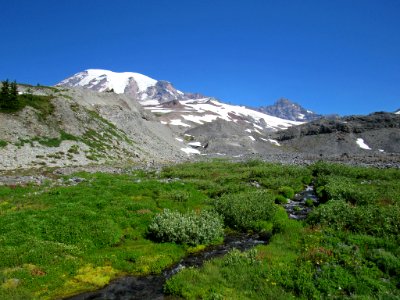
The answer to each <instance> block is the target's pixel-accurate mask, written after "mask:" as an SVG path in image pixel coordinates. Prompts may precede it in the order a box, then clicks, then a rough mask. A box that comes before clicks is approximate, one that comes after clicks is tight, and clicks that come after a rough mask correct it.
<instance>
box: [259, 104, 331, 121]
mask: <svg viewBox="0 0 400 300" xmlns="http://www.w3.org/2000/svg"><path fill="white" fill-rule="evenodd" d="M257 110H258V111H260V112H263V113H266V114H269V115H272V116H275V117H278V118H282V119H286V120H292V121H298V122H309V121H313V120H317V119H320V118H322V117H323V115H320V114H317V113H314V112H313V111H311V110H307V109H305V108H303V107H302V106H301V105H299V104H297V103H294V102H292V101H290V100H289V99H285V98H281V99H279V100H278V101H276V102H275V103H274V104H273V105H268V106H260V107H258V108H257Z"/></svg>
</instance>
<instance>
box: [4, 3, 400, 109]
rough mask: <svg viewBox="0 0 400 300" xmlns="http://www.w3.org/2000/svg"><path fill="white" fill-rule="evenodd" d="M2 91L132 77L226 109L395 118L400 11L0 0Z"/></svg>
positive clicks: (394, 6) (365, 6) (399, 97)
mask: <svg viewBox="0 0 400 300" xmlns="http://www.w3.org/2000/svg"><path fill="white" fill-rule="evenodd" d="M0 4H1V9H0V25H1V28H2V30H1V38H0V40H1V44H0V57H1V60H0V79H6V78H9V79H10V80H14V79H16V80H17V81H18V82H25V83H30V84H37V83H40V84H45V85H53V84H55V83H57V82H58V81H61V80H62V79H64V78H66V77H68V76H71V75H73V74H74V73H77V72H79V71H82V70H84V69H88V68H104V69H109V70H113V71H132V72H139V73H142V74H145V75H148V76H150V77H153V78H155V79H164V80H168V81H170V82H172V83H173V84H174V85H175V87H177V88H178V89H180V90H183V91H188V92H200V93H203V94H205V95H209V96H214V97H217V98H218V99H221V100H223V101H226V102H231V103H235V104H243V105H249V106H257V105H268V104H272V103H273V102H274V101H275V100H277V99H278V98H280V97H286V98H289V99H291V100H292V101H295V102H298V103H300V104H301V105H303V106H305V107H306V108H308V109H312V110H314V111H316V112H319V113H339V114H342V115H347V114H365V113H370V112H373V111H381V110H384V111H394V110H395V109H397V108H400V0H375V1H372V0H359V1H358V0H313V1H311V0H291V1H288V0H274V1H272V0H243V1H242V0H240V1H238V0H223V1H222V0H221V1H220V0H212V1H209V0H182V1H181V0H158V1H153V0H141V1H138V0H130V1H128V0H114V1H105V0H85V1H83V0H81V1H77V0H59V1H50V0H48V1H42V0H36V1H28V0H25V1H19V0H13V1H5V0H0Z"/></svg>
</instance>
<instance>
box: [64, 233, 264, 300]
mask: <svg viewBox="0 0 400 300" xmlns="http://www.w3.org/2000/svg"><path fill="white" fill-rule="evenodd" d="M268 240H269V236H259V235H254V234H253V235H249V234H243V233H242V234H235V235H228V236H226V237H225V239H224V243H223V244H221V245H216V246H210V247H208V248H206V249H205V250H204V251H202V252H199V253H196V254H192V255H189V256H186V257H184V258H183V259H182V260H181V261H180V262H179V263H177V264H175V265H174V266H173V267H171V268H169V269H167V270H165V271H164V272H163V273H162V274H160V275H149V276H127V277H122V278H118V279H116V280H113V281H112V282H111V283H110V284H109V285H107V286H106V287H104V288H102V289H100V290H97V291H94V292H87V293H84V294H80V295H76V296H73V297H70V298H67V299H68V300H89V299H90V300H94V299H104V300H105V299H107V300H117V299H118V300H128V299H129V300H131V299H165V298H167V297H165V296H164V293H163V286H164V283H165V281H166V280H167V279H168V278H170V277H171V276H172V275H174V274H175V273H177V272H178V271H179V270H181V269H183V268H187V267H200V266H201V265H202V264H203V263H204V262H205V261H207V260H210V259H211V258H214V257H220V256H223V255H225V254H226V253H228V252H229V251H230V250H232V249H233V248H236V249H239V250H240V251H245V250H248V249H251V248H253V247H254V246H256V245H259V244H266V243H267V242H268Z"/></svg>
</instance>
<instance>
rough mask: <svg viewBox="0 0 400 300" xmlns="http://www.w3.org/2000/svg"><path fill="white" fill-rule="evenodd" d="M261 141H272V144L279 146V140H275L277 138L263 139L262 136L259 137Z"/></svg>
mask: <svg viewBox="0 0 400 300" xmlns="http://www.w3.org/2000/svg"><path fill="white" fill-rule="evenodd" d="M261 139H262V140H263V141H265V142H270V143H272V144H274V145H275V146H280V145H281V144H279V142H278V141H277V140H273V139H264V138H261Z"/></svg>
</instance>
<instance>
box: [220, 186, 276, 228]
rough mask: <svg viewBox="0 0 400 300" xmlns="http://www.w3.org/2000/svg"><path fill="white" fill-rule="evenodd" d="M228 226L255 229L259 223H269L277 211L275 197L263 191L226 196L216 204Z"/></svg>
mask: <svg viewBox="0 0 400 300" xmlns="http://www.w3.org/2000/svg"><path fill="white" fill-rule="evenodd" d="M214 205H215V209H216V210H217V212H218V213H220V214H221V215H222V216H223V217H224V222H225V224H226V225H228V226H230V227H232V228H237V229H255V225H256V223H257V221H269V220H271V218H272V217H273V215H274V214H275V211H276V207H275V204H274V196H273V195H271V194H269V193H266V192H263V191H251V192H244V193H238V194H234V195H224V196H222V197H221V198H219V199H217V200H216V201H215V202H214Z"/></svg>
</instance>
